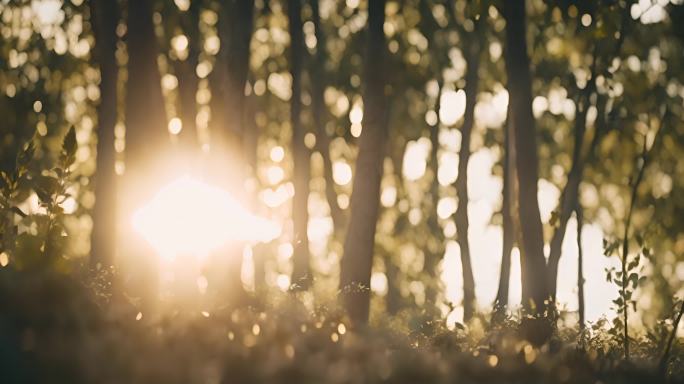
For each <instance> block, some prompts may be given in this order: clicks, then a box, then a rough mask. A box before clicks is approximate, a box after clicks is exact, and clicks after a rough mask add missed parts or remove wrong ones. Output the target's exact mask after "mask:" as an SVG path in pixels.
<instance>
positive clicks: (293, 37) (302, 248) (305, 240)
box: [287, 0, 311, 289]
mask: <svg viewBox="0 0 684 384" xmlns="http://www.w3.org/2000/svg"><path fill="white" fill-rule="evenodd" d="M301 1H302V0H289V1H288V6H287V13H288V18H289V28H290V75H291V76H292V97H291V98H290V123H291V125H292V157H293V160H294V164H293V165H294V167H293V179H294V190H295V194H294V198H293V199H292V222H293V229H294V233H293V236H292V240H293V242H294V254H293V262H294V266H293V270H292V283H293V284H295V286H297V287H299V288H302V289H306V288H308V286H309V284H310V278H311V276H310V273H309V236H308V234H307V228H308V222H309V204H308V201H309V178H310V176H311V164H310V159H311V155H310V152H309V149H308V148H307V147H306V145H305V144H304V136H305V134H306V132H305V130H304V126H303V125H302V119H301V111H302V58H303V55H304V34H303V31H302V4H301Z"/></svg>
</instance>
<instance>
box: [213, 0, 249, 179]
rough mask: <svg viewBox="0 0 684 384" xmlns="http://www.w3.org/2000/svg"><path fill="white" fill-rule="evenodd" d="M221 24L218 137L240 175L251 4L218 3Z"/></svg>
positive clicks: (239, 1) (226, 0) (238, 1)
mask: <svg viewBox="0 0 684 384" xmlns="http://www.w3.org/2000/svg"><path fill="white" fill-rule="evenodd" d="M221 6H222V7H221V10H222V16H223V19H224V20H223V21H222V22H221V23H220V25H219V26H220V28H221V31H220V37H221V41H222V42H223V43H224V47H222V49H221V52H220V53H219V54H220V55H222V58H221V59H222V60H223V62H224V63H225V68H226V71H225V72H224V74H223V75H224V76H223V81H224V86H223V91H224V92H223V123H224V126H225V128H224V129H223V130H222V132H220V133H218V132H217V133H218V136H219V137H218V138H217V139H218V141H219V145H220V147H221V148H222V150H227V151H228V153H229V155H230V156H231V158H230V161H231V162H234V163H233V164H237V167H239V169H235V170H234V172H237V173H239V174H242V173H243V171H244V169H243V165H244V151H243V144H244V124H243V118H244V104H245V84H246V82H247V73H248V72H249V46H250V41H251V39H252V29H253V25H254V0H223V1H222V3H221Z"/></svg>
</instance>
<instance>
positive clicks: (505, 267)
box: [494, 108, 516, 321]
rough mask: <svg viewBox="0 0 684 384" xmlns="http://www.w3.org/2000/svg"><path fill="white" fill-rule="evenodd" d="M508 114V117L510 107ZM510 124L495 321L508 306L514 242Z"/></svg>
mask: <svg viewBox="0 0 684 384" xmlns="http://www.w3.org/2000/svg"><path fill="white" fill-rule="evenodd" d="M508 115H509V117H510V108H509V111H508ZM511 124H512V123H511V121H510V119H509V120H508V122H507V123H506V126H505V127H504V159H503V193H502V195H503V196H502V201H503V202H502V206H501V216H502V230H503V247H502V249H501V271H500V273H499V289H498V291H497V293H496V301H495V302H494V319H495V320H496V321H500V320H502V319H503V318H505V315H506V308H507V307H508V291H509V287H510V283H511V252H512V251H513V244H514V243H515V233H514V225H513V211H512V209H513V204H512V203H513V202H514V201H515V199H514V197H515V195H514V193H513V192H514V184H515V178H516V176H515V154H514V148H513V140H512V139H513V138H512V137H511V136H512V134H513V132H512V130H513V127H512V126H511Z"/></svg>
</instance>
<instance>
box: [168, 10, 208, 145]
mask: <svg viewBox="0 0 684 384" xmlns="http://www.w3.org/2000/svg"><path fill="white" fill-rule="evenodd" d="M200 5H201V2H200V1H199V0H192V1H191V2H190V8H189V9H188V10H187V11H186V12H182V13H181V15H180V24H181V27H182V29H183V33H184V34H185V36H186V37H187V38H188V42H189V44H188V57H187V58H186V59H185V60H181V59H177V60H176V61H175V62H174V64H175V71H176V76H177V77H178V96H179V108H178V110H179V117H180V119H181V121H182V122H183V129H182V130H181V132H180V134H179V138H180V141H181V144H182V145H183V147H184V148H183V150H186V151H191V152H190V153H192V151H195V150H196V149H197V124H196V122H195V120H196V118H197V86H198V84H199V78H198V77H197V64H198V63H199V54H200V51H201V44H202V40H201V36H200V31H199V19H200Z"/></svg>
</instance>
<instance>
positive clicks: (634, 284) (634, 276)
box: [629, 273, 639, 288]
mask: <svg viewBox="0 0 684 384" xmlns="http://www.w3.org/2000/svg"><path fill="white" fill-rule="evenodd" d="M629 281H630V282H631V283H632V287H634V288H636V287H637V284H639V275H637V274H636V273H631V274H630V275H629Z"/></svg>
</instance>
